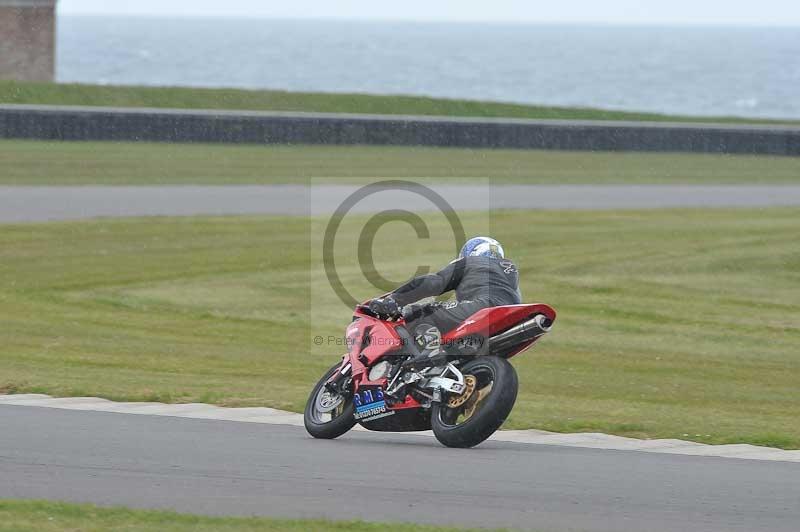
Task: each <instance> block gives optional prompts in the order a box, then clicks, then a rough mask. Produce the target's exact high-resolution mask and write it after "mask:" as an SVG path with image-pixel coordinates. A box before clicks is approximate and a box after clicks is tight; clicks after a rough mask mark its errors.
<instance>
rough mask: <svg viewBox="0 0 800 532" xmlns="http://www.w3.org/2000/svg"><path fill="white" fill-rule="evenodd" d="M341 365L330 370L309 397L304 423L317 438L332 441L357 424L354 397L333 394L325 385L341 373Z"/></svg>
mask: <svg viewBox="0 0 800 532" xmlns="http://www.w3.org/2000/svg"><path fill="white" fill-rule="evenodd" d="M340 367H341V364H336V365H335V366H333V367H332V368H331V369H329V370H328V371H327V372H326V373H325V375H324V376H323V377H322V378H321V379H320V380H319V382H318V383H317V385H316V386H314V389H313V390H312V391H311V395H310V396H309V397H308V402H307V403H306V409H305V412H304V413H303V422H304V424H305V426H306V430H307V431H308V433H309V434H311V435H312V436H313V437H315V438H320V439H325V440H332V439H333V438H338V437H339V436H341V435H342V434H344V433H345V432H347V431H349V430H350V429H352V428H353V427H354V426H355V424H356V420H355V417H354V415H355V405H354V404H353V397H352V395H351V396H346V395H338V394H334V393H331V392H330V391H329V390H328V389H326V388H325V384H326V383H327V382H328V381H329V380H330V378H331V377H333V375H334V373H336V372H337V371H339V368H340Z"/></svg>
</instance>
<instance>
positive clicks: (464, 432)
mask: <svg viewBox="0 0 800 532" xmlns="http://www.w3.org/2000/svg"><path fill="white" fill-rule="evenodd" d="M460 369H461V373H463V374H464V378H465V381H466V384H467V389H466V391H465V392H464V393H463V394H461V395H457V396H456V395H451V396H450V397H448V398H447V399H446V400H444V401H442V402H441V403H435V404H434V406H433V409H432V412H431V426H432V428H433V433H434V435H435V436H436V439H437V440H439V442H441V443H442V444H443V445H446V446H447V447H460V448H466V447H474V446H476V445H478V444H479V443H481V442H483V441H484V440H485V439H486V438H488V437H489V436H491V435H492V434H494V433H495V431H496V430H497V429H499V428H500V426H501V425H502V424H503V422H504V421H505V420H506V418H507V417H508V415H509V414H510V413H511V409H512V408H514V403H515V402H516V400H517V390H518V388H519V381H518V379H517V372H516V371H515V370H514V366H512V365H511V364H510V363H509V362H508V361H507V360H506V359H504V358H499V357H495V356H482V357H478V358H476V359H474V360H471V361H470V362H468V363H467V364H464V366H463V367H461V368H460Z"/></svg>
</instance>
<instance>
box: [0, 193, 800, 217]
mask: <svg viewBox="0 0 800 532" xmlns="http://www.w3.org/2000/svg"><path fill="white" fill-rule="evenodd" d="M359 188H360V187H359V186H358V185H320V186H314V187H307V186H302V185H265V186H249V185H242V186H142V187H138V186H132V187H128V186H120V187H109V186H74V187H56V186H52V187H51V186H45V187H17V186H0V223H3V222H5V223H24V222H45V221H50V220H76V219H82V218H95V217H119V216H195V215H240V214H241V215H270V214H273V215H299V216H307V215H316V214H319V215H323V214H331V213H333V212H334V211H335V210H336V209H337V208H338V207H339V206H340V205H341V204H342V202H344V201H345V199H346V198H347V197H348V196H350V195H351V194H352V193H353V192H355V191H356V190H357V189H359ZM431 189H432V190H433V191H435V192H436V194H438V195H439V196H441V197H442V198H443V199H444V200H445V201H446V202H447V205H449V206H450V207H452V208H453V209H454V210H456V211H469V210H472V211H488V210H492V209H648V208H671V207H672V208H678V207H711V208H713V207H775V206H793V205H800V186H796V185H713V186H706V185H702V186H699V185H489V184H488V183H487V184H486V185H485V186H482V185H475V184H469V185H466V184H465V185H434V186H431ZM397 207H402V208H404V209H409V210H413V211H419V212H425V211H433V210H438V209H439V207H438V206H437V205H435V203H434V202H433V201H431V195H430V194H428V193H427V192H422V193H420V192H419V191H417V192H409V191H403V190H388V191H383V192H379V193H378V194H375V195H372V196H369V197H366V198H364V199H362V200H361V201H359V202H357V203H356V204H355V205H354V206H353V208H352V211H351V212H354V213H368V212H378V211H382V210H385V209H389V208H397Z"/></svg>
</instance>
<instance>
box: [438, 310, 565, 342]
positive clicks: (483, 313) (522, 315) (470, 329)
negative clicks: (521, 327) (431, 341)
mask: <svg viewBox="0 0 800 532" xmlns="http://www.w3.org/2000/svg"><path fill="white" fill-rule="evenodd" d="M537 314H544V315H545V316H546V317H547V319H549V320H550V321H555V319H556V311H555V310H553V308H552V307H550V306H549V305H544V304H540V303H537V304H532V305H505V306H502V307H490V308H485V309H481V310H479V311H478V312H476V313H475V314H473V315H472V316H470V317H469V318H467V319H466V320H464V323H462V324H461V325H459V326H458V327H457V328H456V329H454V330H452V331H450V332H449V333H447V334H445V335H444V337H443V338H442V341H443V342H453V341H454V340H457V339H459V338H463V337H466V336H470V335H473V334H474V335H480V336H483V337H486V338H488V337H490V336H494V335H495V334H498V333H501V332H503V331H505V330H507V329H510V328H511V327H513V326H514V325H518V324H520V323H522V322H524V321H527V320H529V319H531V318H533V317H534V316H536V315H537Z"/></svg>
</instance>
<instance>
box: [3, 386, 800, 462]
mask: <svg viewBox="0 0 800 532" xmlns="http://www.w3.org/2000/svg"><path fill="white" fill-rule="evenodd" d="M2 405H15V406H36V407H43V408H60V409H64V410H84V411H92V412H114V413H120V414H139V415H150V416H167V417H181V418H192V419H213V420H220V421H237V422H243V423H263V424H270V425H293V426H300V427H302V426H303V415H302V414H297V413H294V412H284V411H282V410H276V409H274V408H265V407H255V408H222V407H219V406H214V405H207V404H201V403H190V404H164V403H117V402H114V401H109V400H107V399H98V398H96V397H66V398H54V397H50V396H48V395H41V394H24V395H23V394H20V395H0V406H2ZM356 430H366V429H363V428H361V427H358V426H357V427H356ZM404 434H412V435H420V436H423V437H432V435H433V434H432V433H431V432H416V433H414V432H411V433H404ZM491 439H492V440H495V441H503V442H515V443H527V444H539V445H560V446H564V447H584V448H591V449H609V450H618V451H642V452H649V453H667V454H681V455H694V456H718V457H724V458H738V459H744V460H769V461H778V462H800V450H796V451H787V450H782V449H774V448H771V447H758V446H755V445H747V444H733V445H705V444H702V443H696V442H690V441H684V440H637V439H634V438H623V437H621V436H611V435H608V434H600V433H576V434H560V433H555V432H546V431H543V430H502V431H499V432H497V433H495V434H494V436H492V438H491Z"/></svg>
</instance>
